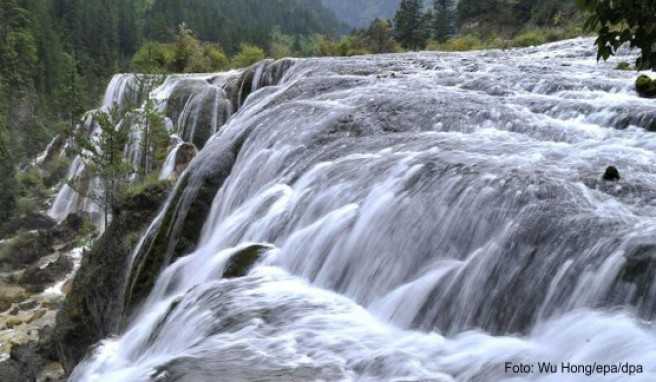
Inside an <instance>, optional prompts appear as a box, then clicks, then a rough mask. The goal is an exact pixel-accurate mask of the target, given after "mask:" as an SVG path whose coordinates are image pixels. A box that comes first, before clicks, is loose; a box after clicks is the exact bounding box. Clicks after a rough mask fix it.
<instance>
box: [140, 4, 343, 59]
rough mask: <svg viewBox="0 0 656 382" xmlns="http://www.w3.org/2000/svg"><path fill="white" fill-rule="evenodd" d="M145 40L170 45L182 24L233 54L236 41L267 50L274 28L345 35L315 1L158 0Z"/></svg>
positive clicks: (295, 32) (291, 32)
mask: <svg viewBox="0 0 656 382" xmlns="http://www.w3.org/2000/svg"><path fill="white" fill-rule="evenodd" d="M144 19H145V36H146V38H148V39H151V40H156V41H172V40H173V39H174V38H175V34H176V27H177V26H178V25H180V24H181V23H183V22H184V23H186V24H187V25H188V26H189V27H190V28H191V29H192V30H193V31H194V32H195V33H196V34H197V35H198V37H199V38H200V39H201V40H204V41H213V42H218V43H219V44H220V45H221V46H222V47H223V49H224V50H225V51H226V52H227V53H228V54H232V53H235V52H236V51H237V50H238V49H239V44H240V43H241V42H244V41H247V42H249V43H253V44H256V45H258V46H261V47H268V46H269V43H270V41H271V32H272V30H273V28H274V26H278V27H279V28H280V30H281V31H282V32H283V33H285V34H288V35H295V36H296V35H307V34H309V33H320V34H326V35H335V34H337V33H339V32H344V31H345V30H346V26H345V25H341V24H340V23H339V22H338V21H337V19H336V18H335V16H334V14H333V13H332V12H330V11H329V10H327V9H326V8H324V7H323V6H321V2H320V0H267V1H261V0H158V1H155V3H154V5H153V6H152V7H151V8H150V9H148V10H147V12H146V14H145V17H144Z"/></svg>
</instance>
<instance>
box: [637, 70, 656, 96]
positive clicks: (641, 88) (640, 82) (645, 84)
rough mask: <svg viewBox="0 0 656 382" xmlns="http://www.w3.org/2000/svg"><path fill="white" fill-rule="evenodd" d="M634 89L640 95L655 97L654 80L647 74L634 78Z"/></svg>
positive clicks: (655, 82)
mask: <svg viewBox="0 0 656 382" xmlns="http://www.w3.org/2000/svg"><path fill="white" fill-rule="evenodd" d="M635 86H636V91H637V92H638V95H640V97H644V98H655V97H656V81H655V80H653V79H651V78H650V77H649V76H647V75H644V74H643V75H641V76H640V77H638V78H637V79H636V83H635Z"/></svg>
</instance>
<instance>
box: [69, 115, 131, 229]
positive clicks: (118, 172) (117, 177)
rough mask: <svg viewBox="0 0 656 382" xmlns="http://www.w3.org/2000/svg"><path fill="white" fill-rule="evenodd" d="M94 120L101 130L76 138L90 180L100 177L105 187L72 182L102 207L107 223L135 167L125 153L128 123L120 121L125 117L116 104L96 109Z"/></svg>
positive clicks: (78, 189)
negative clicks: (85, 185) (107, 109)
mask: <svg viewBox="0 0 656 382" xmlns="http://www.w3.org/2000/svg"><path fill="white" fill-rule="evenodd" d="M94 120H95V123H96V124H97V130H96V131H95V132H94V133H92V134H91V136H86V135H85V134H84V132H82V133H81V134H78V135H77V136H76V139H75V141H76V144H77V151H78V154H79V155H80V157H81V158H82V161H83V162H84V165H85V168H86V171H87V173H86V176H87V179H88V180H90V179H98V180H99V181H100V185H101V187H100V189H91V188H92V187H80V186H79V185H77V184H71V187H72V188H73V189H74V190H76V191H77V192H79V193H80V194H81V195H82V196H84V197H86V198H89V199H90V200H91V201H92V202H94V203H96V204H97V205H98V206H99V207H100V208H101V209H102V211H103V213H104V218H105V226H107V224H108V219H109V216H110V215H111V213H112V211H113V210H114V208H116V206H117V203H118V199H119V196H120V195H121V194H122V193H123V191H124V190H125V187H126V185H127V181H128V177H129V176H130V174H131V173H132V167H131V166H130V164H129V163H127V162H126V161H125V159H124V156H123V151H124V149H125V146H126V144H127V143H128V140H129V131H128V129H127V127H126V125H124V124H121V123H119V121H120V120H121V116H120V113H119V112H118V107H116V106H114V107H112V108H111V109H110V110H109V111H98V112H96V113H95V115H94ZM85 189H86V190H85Z"/></svg>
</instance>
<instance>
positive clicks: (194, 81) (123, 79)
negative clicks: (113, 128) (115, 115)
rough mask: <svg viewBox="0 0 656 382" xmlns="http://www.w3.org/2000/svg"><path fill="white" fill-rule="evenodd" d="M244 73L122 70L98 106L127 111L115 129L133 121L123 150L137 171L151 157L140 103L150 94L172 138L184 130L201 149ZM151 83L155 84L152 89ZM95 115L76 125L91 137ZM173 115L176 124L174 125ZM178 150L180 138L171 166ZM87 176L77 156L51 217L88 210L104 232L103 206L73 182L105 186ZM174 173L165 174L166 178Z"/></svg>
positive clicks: (229, 109)
mask: <svg viewBox="0 0 656 382" xmlns="http://www.w3.org/2000/svg"><path fill="white" fill-rule="evenodd" d="M240 76H241V72H238V71H233V72H229V73H225V74H218V75H172V76H167V77H166V78H159V77H158V76H144V75H135V74H118V75H115V76H114V77H113V78H112V80H111V81H110V83H109V85H108V87H107V90H106V92H105V96H104V98H103V102H102V104H101V106H100V108H99V110H101V111H105V112H108V111H110V110H111V108H113V107H115V108H117V109H118V111H120V112H121V113H124V114H125V115H124V118H123V119H121V121H119V122H118V123H117V128H119V127H120V126H122V125H123V124H128V125H129V126H128V128H129V132H130V134H129V141H128V144H127V145H126V147H125V149H124V159H125V160H126V161H127V162H128V163H130V164H131V165H132V167H133V168H135V169H137V168H139V166H141V165H142V159H143V158H144V156H145V155H147V154H146V153H144V152H143V151H144V148H143V145H142V135H143V131H144V126H145V123H144V115H143V110H144V109H143V105H142V103H143V102H144V98H145V97H146V95H147V96H148V98H150V99H151V100H153V101H154V103H155V105H156V107H157V109H158V111H159V112H161V113H163V114H165V115H167V118H166V122H167V123H166V127H167V129H168V131H169V132H170V133H171V134H172V136H175V137H177V134H180V135H181V136H182V139H183V141H185V142H193V143H194V144H196V145H197V146H198V147H202V146H203V145H204V144H205V141H206V140H207V139H208V138H209V137H210V136H211V135H212V134H214V133H215V132H216V131H217V130H218V128H219V127H221V126H223V124H224V123H225V122H226V121H227V120H228V118H229V117H230V115H231V114H232V112H233V104H232V97H233V95H232V93H235V94H236V90H234V91H233V90H232V87H234V86H236V85H235V84H233V82H235V83H236V82H237V81H238V80H239V78H240ZM159 80H163V81H162V82H163V83H162V84H161V85H160V86H157V87H156V85H157V82H158V81H159ZM153 87H156V88H155V89H154V90H152V91H150V89H152V88H153ZM231 92H232V93H231ZM137 106H140V107H137ZM93 114H94V111H92V112H89V113H88V114H87V116H86V117H85V118H84V119H83V121H82V123H81V124H80V125H79V126H78V129H82V131H84V132H86V134H88V135H89V136H93V135H94V134H99V130H98V126H97V123H96V122H95V120H94V118H93ZM172 119H173V120H175V121H176V122H175V123H174V122H173V121H172ZM53 142H54V141H53ZM71 144H72V142H69V143H68V145H67V146H64V147H62V148H61V151H62V155H63V153H64V152H65V150H66V148H67V147H69V146H70V145H71ZM177 148H179V146H178V144H177V142H176V143H174V144H173V145H172V147H171V150H170V154H169V158H167V161H168V159H171V156H173V157H172V160H173V163H172V165H173V166H175V152H176V150H177ZM49 151H50V150H49V149H46V151H45V152H44V153H43V154H42V155H41V157H43V158H46V157H47V156H48V155H49ZM43 160H44V159H41V161H43ZM170 164H171V163H168V162H167V163H165V164H164V168H163V169H161V170H160V172H161V173H162V174H164V173H166V172H167V171H169V170H170V171H172V170H173V169H174V168H171V169H169V168H168V167H167V166H168V165H170ZM85 174H86V169H85V165H84V163H83V161H82V159H81V158H80V157H79V156H77V157H76V158H74V160H73V162H72V164H71V166H70V168H69V172H68V175H67V178H66V182H65V184H64V185H63V186H62V187H61V189H60V190H59V193H58V194H57V196H56V198H55V201H54V202H53V205H52V207H51V209H50V211H49V215H50V216H51V217H52V218H54V219H56V220H58V221H62V220H64V219H65V218H66V217H67V216H68V215H70V214H71V213H75V212H86V213H89V214H90V215H91V216H92V218H93V221H94V223H95V225H96V226H97V227H98V228H99V229H100V230H101V231H102V230H104V227H103V224H104V216H103V211H102V209H101V208H100V207H99V206H98V205H97V203H94V202H93V201H92V200H91V198H88V197H85V196H82V195H80V193H79V191H80V190H79V189H78V190H74V189H73V188H72V187H71V186H70V185H69V184H71V183H75V182H79V181H80V179H82V183H83V184H82V187H80V188H82V189H84V190H87V189H92V190H98V189H100V188H101V187H102V186H101V184H100V182H99V180H98V179H94V178H90V177H87V178H89V179H86V180H85V179H84V177H85ZM137 174H138V172H137V171H135V172H134V174H133V176H132V177H131V178H132V179H133V180H134V179H136V178H137ZM170 175H171V174H168V175H167V176H164V175H163V176H164V178H168V176H170Z"/></svg>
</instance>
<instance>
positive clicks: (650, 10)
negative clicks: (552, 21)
mask: <svg viewBox="0 0 656 382" xmlns="http://www.w3.org/2000/svg"><path fill="white" fill-rule="evenodd" d="M577 2H578V4H579V5H580V6H581V7H582V8H583V9H585V10H586V11H588V12H589V13H590V16H589V17H588V20H587V21H586V28H587V29H589V30H594V31H596V32H597V33H598V34H599V38H597V41H596V45H597V50H598V58H599V59H601V58H603V59H604V60H605V59H607V58H608V57H610V56H611V55H614V54H615V53H616V52H617V50H618V49H619V48H620V47H621V46H622V45H623V44H625V43H630V44H631V46H632V47H635V48H639V49H640V50H641V51H642V54H641V56H640V57H639V58H638V60H637V62H636V67H637V68H638V69H656V1H654V0H613V1H609V0H577Z"/></svg>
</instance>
